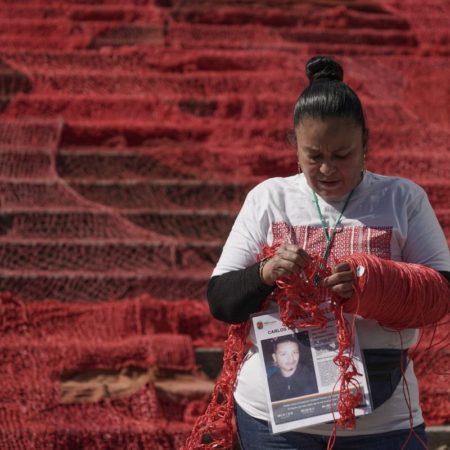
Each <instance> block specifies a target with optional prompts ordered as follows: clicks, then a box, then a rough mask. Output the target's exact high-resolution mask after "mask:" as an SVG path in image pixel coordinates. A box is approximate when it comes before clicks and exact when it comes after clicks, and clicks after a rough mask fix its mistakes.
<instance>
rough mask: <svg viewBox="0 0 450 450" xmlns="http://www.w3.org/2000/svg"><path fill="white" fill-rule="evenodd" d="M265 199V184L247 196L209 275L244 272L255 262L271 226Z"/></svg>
mask: <svg viewBox="0 0 450 450" xmlns="http://www.w3.org/2000/svg"><path fill="white" fill-rule="evenodd" d="M266 200H267V190H266V189H264V183H262V184H260V185H258V186H256V187H255V188H254V189H252V190H251V191H250V192H249V193H248V195H247V197H246V199H245V201H244V204H243V205H242V208H241V210H240V212H239V214H238V216H237V218H236V221H235V223H234V225H233V227H232V229H231V232H230V234H229V236H228V239H227V241H226V242H225V245H224V247H223V250H222V254H221V256H220V259H219V261H218V263H217V265H216V267H215V269H214V271H213V273H212V276H217V275H222V274H224V273H226V272H230V271H232V270H238V269H244V268H246V267H249V266H251V265H253V264H255V263H256V262H257V259H258V255H259V254H260V253H261V250H262V248H263V246H264V245H266V243H267V234H268V231H269V227H270V223H269V218H268V210H267V206H266V203H267V201H266Z"/></svg>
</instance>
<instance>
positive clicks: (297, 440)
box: [236, 405, 427, 450]
mask: <svg viewBox="0 0 450 450" xmlns="http://www.w3.org/2000/svg"><path fill="white" fill-rule="evenodd" d="M236 423H237V429H238V437H239V443H240V445H241V448H242V450H281V449H282V450H326V448H327V442H328V436H319V435H314V434H306V433H299V432H296V431H295V432H288V433H280V434H271V432H270V429H269V426H268V423H267V422H265V421H264V420H259V419H255V418H253V417H251V416H249V415H248V414H247V413H245V412H244V411H243V410H242V408H240V407H239V405H236ZM410 431H411V430H409V429H408V430H398V431H390V432H387V433H379V434H370V435H369V434H367V435H364V436H351V437H337V438H336V443H335V444H334V447H333V449H334V450H400V449H402V450H424V449H426V448H427V447H426V446H424V445H423V444H422V443H421V442H420V440H419V439H417V437H416V436H415V435H414V434H413V435H412V436H411V438H410V439H409V441H408V443H407V444H406V445H405V446H404V447H403V445H404V444H405V443H406V441H407V439H408V436H409V434H410ZM414 431H415V432H416V433H417V435H418V436H419V437H420V439H422V441H423V442H424V443H426V442H427V438H426V434H425V426H424V425H423V424H421V425H418V426H417V427H414Z"/></svg>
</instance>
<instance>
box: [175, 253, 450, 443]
mask: <svg viewBox="0 0 450 450" xmlns="http://www.w3.org/2000/svg"><path fill="white" fill-rule="evenodd" d="M278 246H279V245H278ZM278 246H274V247H267V248H264V250H263V252H262V257H263V258H266V257H271V256H273V255H274V254H275V251H276V250H277V248H278ZM342 261H345V262H347V263H349V264H350V267H351V270H352V272H353V274H354V278H355V280H356V281H355V286H354V290H355V293H354V295H353V296H352V297H351V298H350V299H349V300H346V301H345V300H344V301H343V300H342V299H341V298H340V297H338V296H337V295H335V294H333V293H332V292H331V291H330V290H328V289H327V288H324V287H323V286H321V284H320V282H319V283H317V280H318V279H319V278H320V279H323V278H324V277H326V276H328V275H329V274H331V270H330V268H329V267H326V265H325V261H324V260H323V259H321V258H320V257H317V256H314V257H313V258H312V261H311V263H310V264H309V265H308V266H307V267H305V269H304V271H303V272H300V273H297V274H294V275H290V276H286V277H281V278H279V279H278V280H277V289H276V290H275V291H274V292H273V293H272V294H271V296H270V297H269V298H272V299H274V300H275V301H276V302H277V303H278V307H279V310H280V317H281V320H282V321H283V323H284V324H285V325H287V326H288V327H290V328H308V327H317V326H318V327H323V326H325V325H326V323H327V321H328V319H327V317H326V316H325V313H324V310H323V308H322V307H321V304H322V302H323V299H324V298H327V297H328V298H330V296H331V305H330V309H331V311H332V312H333V313H334V316H335V319H336V328H337V336H336V339H337V342H338V354H337V355H336V357H335V358H334V362H335V363H336V364H337V365H338V367H339V372H340V375H339V380H338V383H337V385H339V386H340V387H339V399H338V402H337V406H336V409H337V412H338V413H339V418H338V419H337V420H336V421H335V428H334V431H333V433H332V435H331V437H330V441H329V444H328V448H332V446H333V444H334V438H335V431H336V425H340V426H342V427H344V428H346V429H353V428H354V427H355V414H354V409H355V407H356V406H358V404H360V402H361V400H362V398H361V393H360V391H359V389H355V388H357V387H358V382H357V380H356V376H357V375H358V372H357V370H356V367H355V365H354V362H353V342H354V341H353V333H354V324H349V323H348V322H347V321H346V319H345V317H344V312H346V313H353V314H355V315H356V314H357V315H360V316H362V317H364V318H366V319H374V320H377V321H379V322H380V324H382V325H385V326H387V327H390V328H393V329H395V330H401V329H404V328H410V327H423V326H425V325H428V324H433V323H437V322H438V321H439V320H440V319H441V318H442V317H444V316H445V315H446V314H448V313H449V312H450V303H449V293H450V290H449V286H448V283H447V281H446V280H445V279H444V278H443V277H442V276H441V275H440V274H439V273H438V272H436V271H435V270H433V269H431V268H428V267H425V266H422V265H419V264H407V263H401V262H394V261H389V260H384V259H381V258H378V257H376V256H371V255H365V254H356V255H351V256H348V257H345V258H343V259H342ZM266 305H267V301H266V304H265V305H264V306H263V309H264V307H265V306H266ZM249 328H250V321H247V322H244V323H242V324H239V325H232V326H231V327H230V329H229V334H228V339H227V341H226V343H225V354H224V365H223V371H222V373H221V375H220V377H219V379H218V381H217V384H216V387H215V390H214V394H213V396H212V400H211V402H210V404H209V406H208V408H207V410H206V413H205V414H204V415H203V416H201V417H200V418H199V419H198V420H197V422H196V424H195V426H194V429H193V431H192V434H191V436H190V438H189V439H188V441H187V442H186V444H185V446H184V447H183V450H194V449H204V450H212V449H216V448H232V443H233V442H232V440H233V436H232V435H233V433H232V430H233V426H232V425H233V423H232V419H233V404H234V400H233V392H234V388H235V383H236V378H237V373H238V370H239V368H240V366H241V364H242V361H243V358H244V353H245V348H246V343H247V336H248V331H249Z"/></svg>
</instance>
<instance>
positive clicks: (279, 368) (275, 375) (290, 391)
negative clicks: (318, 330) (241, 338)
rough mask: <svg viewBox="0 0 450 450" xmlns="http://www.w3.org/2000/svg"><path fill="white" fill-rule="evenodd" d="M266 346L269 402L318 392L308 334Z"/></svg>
mask: <svg viewBox="0 0 450 450" xmlns="http://www.w3.org/2000/svg"><path fill="white" fill-rule="evenodd" d="M267 341H268V342H265V343H264V344H265V345H264V347H265V352H264V353H265V361H266V369H267V374H268V383H269V392H270V398H271V400H272V402H276V401H279V400H286V399H290V398H295V397H301V396H304V395H309V394H315V393H317V392H318V387H317V380H316V374H315V371H314V365H313V361H312V355H311V349H310V346H309V339H308V333H307V332H301V333H296V334H289V335H285V336H281V337H279V338H275V339H268V340H267Z"/></svg>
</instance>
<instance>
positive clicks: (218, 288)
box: [207, 263, 274, 323]
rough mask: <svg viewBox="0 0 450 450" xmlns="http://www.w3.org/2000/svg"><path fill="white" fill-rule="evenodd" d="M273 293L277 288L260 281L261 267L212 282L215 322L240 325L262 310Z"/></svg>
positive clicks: (219, 276)
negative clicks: (216, 320)
mask: <svg viewBox="0 0 450 450" xmlns="http://www.w3.org/2000/svg"><path fill="white" fill-rule="evenodd" d="M273 289H274V286H267V285H266V284H264V283H263V282H262V281H261V278H260V277H259V263H256V264H253V265H252V266H250V267H247V268H246V269H240V270H233V271H231V272H227V273H224V274H222V275H218V276H215V277H212V278H211V279H210V280H209V284H208V292H207V297H208V303H209V309H210V311H211V314H212V315H213V316H214V317H215V318H216V319H219V320H222V321H223V322H227V323H240V322H243V321H245V320H248V318H249V317H250V314H253V313H255V312H258V311H259V310H260V309H261V306H262V304H263V302H264V300H265V299H266V297H267V296H268V295H269V294H270V293H271V292H272V291H273Z"/></svg>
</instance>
